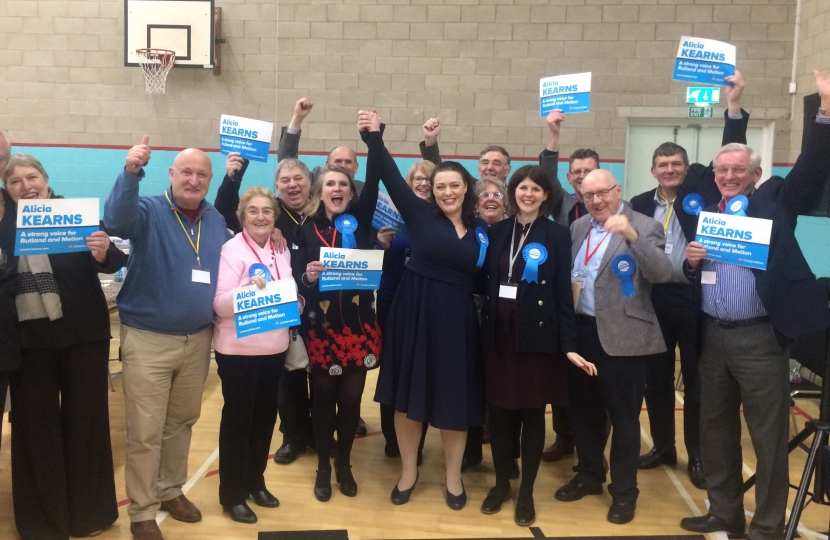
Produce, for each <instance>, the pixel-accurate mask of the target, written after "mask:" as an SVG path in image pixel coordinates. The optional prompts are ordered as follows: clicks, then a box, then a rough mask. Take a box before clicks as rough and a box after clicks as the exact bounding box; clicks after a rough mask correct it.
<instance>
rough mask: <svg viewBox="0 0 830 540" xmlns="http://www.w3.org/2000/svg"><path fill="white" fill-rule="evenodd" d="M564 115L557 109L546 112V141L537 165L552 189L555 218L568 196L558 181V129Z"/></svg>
mask: <svg viewBox="0 0 830 540" xmlns="http://www.w3.org/2000/svg"><path fill="white" fill-rule="evenodd" d="M564 120H565V115H564V114H562V111H561V110H559V109H554V110H552V111H551V112H550V114H548V116H547V118H545V121H546V122H547V124H548V143H547V144H546V145H545V149H544V150H542V153H541V154H539V165H540V166H541V167H542V168H543V169H545V172H546V173H548V176H549V177H550V180H551V183H552V184H553V189H552V190H551V194H550V196H551V200H552V201H553V206H552V207H551V215H552V216H553V217H554V219H555V218H556V216H558V215H559V212H560V211H561V210H562V201H564V200H565V197H567V196H568V192H567V191H565V188H563V187H562V184H560V183H559V131H560V130H561V129H562V122H563V121H564Z"/></svg>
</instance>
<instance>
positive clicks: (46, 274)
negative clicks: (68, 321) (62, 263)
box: [14, 255, 63, 321]
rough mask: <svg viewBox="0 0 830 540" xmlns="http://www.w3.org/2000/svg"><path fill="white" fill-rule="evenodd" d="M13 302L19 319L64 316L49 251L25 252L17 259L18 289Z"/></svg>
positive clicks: (52, 319) (51, 318)
mask: <svg viewBox="0 0 830 540" xmlns="http://www.w3.org/2000/svg"><path fill="white" fill-rule="evenodd" d="M14 303H15V306H16V307H17V317H18V320H20V321H29V320H33V319H44V318H47V317H48V318H49V320H50V321H54V320H56V319H60V318H61V317H63V309H62V308H61V297H60V295H59V294H58V282H57V281H56V280H55V275H54V274H53V273H52V263H50V262H49V256H48V255H24V256H21V257H19V259H18V263H17V290H16V291H15V297H14Z"/></svg>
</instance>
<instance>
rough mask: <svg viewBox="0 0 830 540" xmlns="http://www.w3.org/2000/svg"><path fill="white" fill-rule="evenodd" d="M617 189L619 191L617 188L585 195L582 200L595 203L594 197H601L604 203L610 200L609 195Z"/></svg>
mask: <svg viewBox="0 0 830 540" xmlns="http://www.w3.org/2000/svg"><path fill="white" fill-rule="evenodd" d="M615 189H617V186H614V187H612V188H608V189H603V190H602V191H597V192H596V193H583V194H582V198H583V199H585V201H593V200H594V197H599V198H600V199H602V200H603V201H604V200H605V199H607V198H608V195H610V194H611V192H612V191H614V190H615Z"/></svg>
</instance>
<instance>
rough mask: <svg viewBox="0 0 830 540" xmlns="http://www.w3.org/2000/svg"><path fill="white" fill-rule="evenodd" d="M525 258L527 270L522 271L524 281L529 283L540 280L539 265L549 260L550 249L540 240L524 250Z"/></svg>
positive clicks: (523, 255)
mask: <svg viewBox="0 0 830 540" xmlns="http://www.w3.org/2000/svg"><path fill="white" fill-rule="evenodd" d="M522 257H524V260H525V271H524V272H522V281H527V282H528V283H538V282H539V265H540V264H542V263H544V262H545V261H546V260H548V250H547V249H545V246H543V245H542V244H539V243H538V242H533V243H532V244H528V245H526V246H525V248H524V249H523V250H522Z"/></svg>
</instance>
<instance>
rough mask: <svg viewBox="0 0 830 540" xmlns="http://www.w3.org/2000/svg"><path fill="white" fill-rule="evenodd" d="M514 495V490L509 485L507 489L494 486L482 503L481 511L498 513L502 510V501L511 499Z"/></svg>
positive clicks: (483, 512)
mask: <svg viewBox="0 0 830 540" xmlns="http://www.w3.org/2000/svg"><path fill="white" fill-rule="evenodd" d="M512 497H513V492H512V491H511V489H510V488H509V487H508V488H507V489H502V488H499V487H494V488H493V489H491V490H490V493H488V494H487V497H485V498H484V502H483V503H481V513H482V514H488V515H489V514H497V513H498V512H499V511H500V510H501V505H502V503H504V502H507V501H509V500H510V499H511V498H512Z"/></svg>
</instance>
